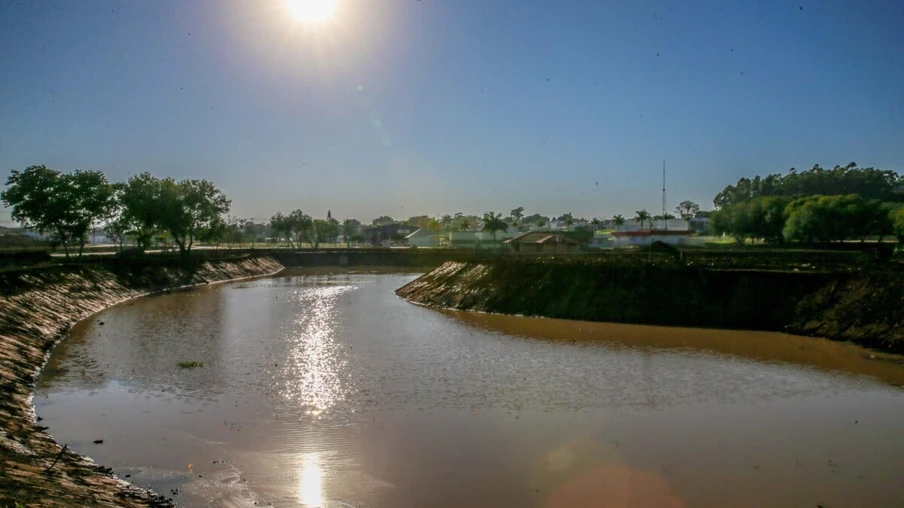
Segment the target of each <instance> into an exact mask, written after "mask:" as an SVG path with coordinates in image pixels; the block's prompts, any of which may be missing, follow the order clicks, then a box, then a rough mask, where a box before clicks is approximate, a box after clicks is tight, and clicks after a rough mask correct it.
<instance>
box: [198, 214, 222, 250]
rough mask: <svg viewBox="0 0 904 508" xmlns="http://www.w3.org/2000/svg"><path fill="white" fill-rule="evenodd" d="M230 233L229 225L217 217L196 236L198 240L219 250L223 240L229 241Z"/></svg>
mask: <svg viewBox="0 0 904 508" xmlns="http://www.w3.org/2000/svg"><path fill="white" fill-rule="evenodd" d="M228 232H229V225H228V224H227V223H226V221H225V220H223V218H222V217H220V216H217V217H216V218H215V219H213V220H211V221H210V222H209V223H207V224H205V225H204V227H203V228H201V229H200V230H199V231H198V233H197V235H196V236H197V238H198V240H200V241H202V242H205V243H207V244H209V245H213V246H214V247H216V248H217V249H219V247H220V243H221V242H223V240H227V237H226V235H227V233H228Z"/></svg>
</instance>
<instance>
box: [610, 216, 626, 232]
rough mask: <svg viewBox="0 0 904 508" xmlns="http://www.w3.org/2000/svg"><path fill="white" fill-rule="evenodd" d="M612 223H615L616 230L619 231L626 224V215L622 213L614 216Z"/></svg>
mask: <svg viewBox="0 0 904 508" xmlns="http://www.w3.org/2000/svg"><path fill="white" fill-rule="evenodd" d="M612 224H615V230H616V231H618V230H619V229H621V227H622V226H624V225H625V217H624V216H623V215H622V214H618V215H616V216H614V217H612Z"/></svg>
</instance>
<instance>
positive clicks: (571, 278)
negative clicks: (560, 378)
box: [396, 259, 904, 355]
mask: <svg viewBox="0 0 904 508" xmlns="http://www.w3.org/2000/svg"><path fill="white" fill-rule="evenodd" d="M396 295H397V296H398V297H400V298H403V299H405V300H406V301H408V302H410V303H414V304H417V305H422V306H426V307H432V308H436V309H447V310H458V311H477V312H486V313H490V314H503V315H507V316H530V317H547V318H558V319H569V320H579V321H590V322H607V323H622V324H638V325H652V326H670V327H690V328H708V329H724V330H750V331H769V332H781V333H787V334H792V335H798V336H805V337H823V338H826V339H829V340H834V341H840V342H850V343H853V344H856V345H858V346H862V347H865V348H869V349H873V350H876V351H881V352H883V353H892V354H899V355H900V354H904V308H901V307H900V306H899V304H900V301H901V298H902V297H904V270H901V269H900V268H898V267H896V266H895V267H887V268H884V269H871V270H858V271H846V272H778V271H767V270H707V269H701V268H697V267H693V268H689V267H680V266H656V265H625V264H619V263H578V262H561V263H549V262H544V261H530V260H525V261H518V262H512V261H509V260H504V259H500V260H495V261H485V262H470V263H468V262H465V263H461V262H449V263H446V264H444V265H442V266H440V267H439V268H437V269H436V270H434V271H432V272H430V273H427V274H425V275H423V276H421V277H418V278H417V279H415V280H414V281H412V282H410V283H409V284H407V285H405V286H404V287H402V288H399V289H398V290H397V291H396Z"/></svg>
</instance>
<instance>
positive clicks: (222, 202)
mask: <svg viewBox="0 0 904 508" xmlns="http://www.w3.org/2000/svg"><path fill="white" fill-rule="evenodd" d="M229 206H230V201H229V199H227V198H226V195H225V194H223V193H222V192H221V191H220V190H219V189H217V188H216V187H215V186H214V185H213V183H211V182H210V181H209V180H182V181H181V182H178V183H177V182H176V181H175V180H173V179H172V178H166V179H164V180H163V181H162V192H161V199H160V211H161V215H160V226H162V228H163V229H165V230H167V231H168V232H169V233H170V235H171V236H172V238H173V241H174V242H176V245H178V246H179V254H181V255H182V256H187V255H188V254H189V253H190V252H191V248H192V245H193V244H194V241H195V239H196V238H197V236H198V234H199V233H201V232H202V231H203V230H204V229H209V228H210V227H211V226H212V225H213V224H214V222H215V221H216V220H217V219H219V218H220V216H221V215H223V214H225V213H227V212H228V211H229Z"/></svg>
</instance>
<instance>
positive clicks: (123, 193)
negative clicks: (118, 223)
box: [118, 172, 163, 252]
mask: <svg viewBox="0 0 904 508" xmlns="http://www.w3.org/2000/svg"><path fill="white" fill-rule="evenodd" d="M162 194H163V182H162V181H161V180H160V179H159V178H156V177H154V176H153V175H151V174H150V173H147V172H145V173H141V174H139V175H135V176H133V177H131V178H129V180H128V182H126V183H125V184H124V185H122V187H121V188H120V190H119V193H118V201H119V204H120V207H121V208H122V210H121V212H120V213H121V214H122V221H123V224H122V226H123V227H124V228H125V229H126V230H127V231H128V232H129V233H130V234H131V235H133V236H134V237H135V243H136V244H137V247H138V250H139V251H142V252H143V251H145V250H146V249H147V248H148V247H150V245H151V242H152V241H153V240H154V237H155V236H156V234H157V232H158V230H159V229H160V224H161V220H162V217H161V214H162V210H161V206H160V205H161V200H162Z"/></svg>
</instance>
